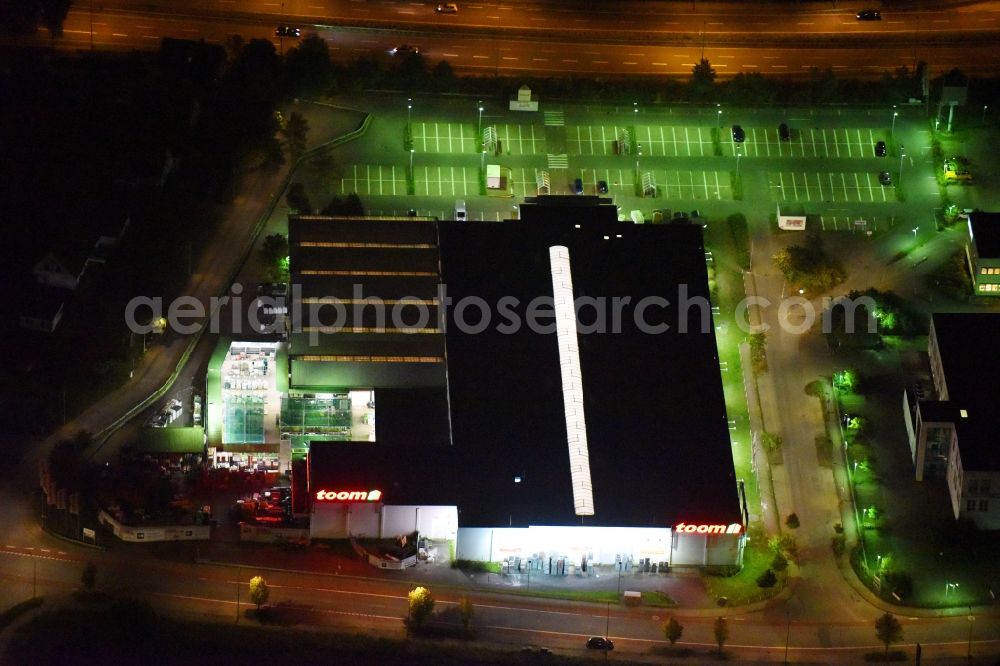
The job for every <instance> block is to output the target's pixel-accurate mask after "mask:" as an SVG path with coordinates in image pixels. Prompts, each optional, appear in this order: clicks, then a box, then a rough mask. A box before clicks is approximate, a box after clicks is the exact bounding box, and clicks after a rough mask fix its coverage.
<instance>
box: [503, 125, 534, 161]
mask: <svg viewBox="0 0 1000 666" xmlns="http://www.w3.org/2000/svg"><path fill="white" fill-rule="evenodd" d="M493 127H494V129H495V130H496V133H497V140H498V141H499V142H500V148H501V150H503V152H504V153H506V154H508V155H544V154H545V131H544V129H542V128H541V127H539V128H537V129H536V128H535V126H534V125H508V124H506V123H503V124H499V125H494V126H493Z"/></svg>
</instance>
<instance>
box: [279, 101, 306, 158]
mask: <svg viewBox="0 0 1000 666" xmlns="http://www.w3.org/2000/svg"><path fill="white" fill-rule="evenodd" d="M281 133H282V135H284V137H285V144H286V145H287V146H288V153H289V155H291V157H292V162H295V161H296V160H298V159H299V158H300V157H301V156H302V153H304V152H306V135H307V134H308V133H309V123H308V122H307V121H306V119H305V117H304V116H303V115H302V114H301V113H299V112H298V111H292V112H291V113H290V114H289V115H288V122H286V123H285V126H284V127H283V128H282V130H281Z"/></svg>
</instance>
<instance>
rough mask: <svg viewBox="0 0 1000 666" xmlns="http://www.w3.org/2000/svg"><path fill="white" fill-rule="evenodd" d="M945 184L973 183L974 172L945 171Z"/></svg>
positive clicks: (963, 170)
mask: <svg viewBox="0 0 1000 666" xmlns="http://www.w3.org/2000/svg"><path fill="white" fill-rule="evenodd" d="M944 179H945V182H949V183H971V182H972V181H973V180H974V178H973V176H972V172H971V171H968V170H967V169H960V170H958V171H945V172H944Z"/></svg>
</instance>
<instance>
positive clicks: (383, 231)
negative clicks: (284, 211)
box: [288, 215, 437, 246]
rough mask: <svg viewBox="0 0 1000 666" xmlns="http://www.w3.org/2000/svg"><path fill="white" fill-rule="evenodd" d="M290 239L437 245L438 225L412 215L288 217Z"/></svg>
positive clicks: (297, 241)
mask: <svg viewBox="0 0 1000 666" xmlns="http://www.w3.org/2000/svg"><path fill="white" fill-rule="evenodd" d="M288 232H289V243H290V244H291V245H293V246H294V245H295V244H296V243H299V242H302V241H332V240H336V241H339V242H359V243H377V242H386V243H430V244H432V245H435V246H436V245H437V227H436V225H435V224H434V223H433V222H428V221H426V220H416V221H414V220H413V218H398V217H395V218H390V219H384V218H367V217H366V218H354V219H334V218H327V217H315V216H312V217H301V216H294V215H291V216H289V218H288Z"/></svg>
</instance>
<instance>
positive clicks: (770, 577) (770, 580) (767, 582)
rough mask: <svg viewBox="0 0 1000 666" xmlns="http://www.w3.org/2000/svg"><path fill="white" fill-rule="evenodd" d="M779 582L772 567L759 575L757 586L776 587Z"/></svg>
mask: <svg viewBox="0 0 1000 666" xmlns="http://www.w3.org/2000/svg"><path fill="white" fill-rule="evenodd" d="M777 582H778V577H777V576H776V575H775V574H774V572H773V571H772V570H770V569H768V570H767V571H765V572H764V573H762V574H761V575H759V576H757V587H763V588H768V587H774V585H775V584H776V583H777ZM720 649H721V648H720Z"/></svg>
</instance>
